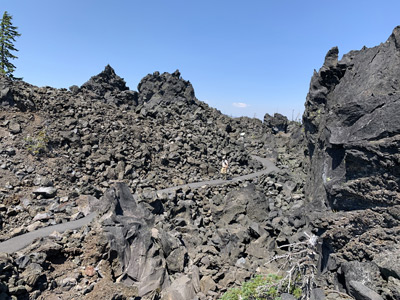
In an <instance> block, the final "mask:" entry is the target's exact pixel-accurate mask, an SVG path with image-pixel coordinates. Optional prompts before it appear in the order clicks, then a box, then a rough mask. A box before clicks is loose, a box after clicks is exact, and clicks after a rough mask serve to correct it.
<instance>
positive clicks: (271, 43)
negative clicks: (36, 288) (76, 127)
mask: <svg viewBox="0 0 400 300" xmlns="http://www.w3.org/2000/svg"><path fill="white" fill-rule="evenodd" d="M0 4H1V5H0V8H1V9H0V11H1V15H2V14H3V12H4V11H5V10H6V11H8V12H9V14H11V15H12V16H13V24H14V25H15V26H17V27H18V31H19V32H20V33H21V34H22V36H21V37H19V38H17V41H16V43H15V46H16V48H17V49H19V52H17V53H16V55H17V56H18V57H19V58H18V59H17V60H14V61H13V63H14V64H15V65H16V67H17V70H16V72H15V74H14V75H15V76H17V77H23V78H24V81H27V82H29V83H31V84H34V85H38V86H46V85H48V86H53V87H58V88H61V87H65V88H68V87H69V86H71V85H74V84H76V85H79V86H80V85H81V84H83V83H84V82H86V81H87V80H88V79H89V78H90V77H91V76H93V75H96V74H98V73H99V72H101V71H102V70H103V69H104V67H105V66H106V65H107V64H110V65H111V66H112V67H113V68H114V69H115V71H116V73H117V74H118V75H119V76H121V77H122V78H124V79H125V81H126V82H127V85H128V86H129V87H130V89H131V90H137V85H138V83H139V82H140V80H141V78H143V77H144V76H145V75H147V74H148V73H153V72H154V71H160V72H174V71H175V70H176V69H179V70H180V71H181V75H182V77H183V78H184V79H186V80H189V81H190V82H191V83H192V84H193V86H194V89H195V92H196V96H197V98H198V99H199V100H202V101H205V102H207V103H208V104H209V105H211V106H212V107H216V108H217V109H219V110H221V111H222V112H223V113H225V114H227V115H232V116H241V115H246V116H250V117H254V116H256V117H257V118H260V119H262V118H263V116H264V114H265V113H269V114H273V113H275V112H279V113H281V114H284V115H286V116H288V117H289V119H292V118H294V119H296V118H298V117H301V114H302V113H303V110H304V102H305V98H306V95H307V92H308V87H309V82H310V79H311V76H312V74H313V71H314V69H317V70H318V69H319V68H320V67H321V65H322V63H323V60H324V57H325V54H326V52H327V51H328V50H329V49H330V48H331V47H333V46H338V47H339V51H340V55H343V54H345V53H347V52H348V51H350V50H359V49H361V48H362V47H363V46H364V45H365V46H367V47H373V46H375V45H378V44H380V43H381V42H384V41H386V39H387V38H388V37H389V35H390V34H391V32H392V30H393V28H394V27H396V26H397V25H400V14H399V12H400V1H399V0H396V1H391V0H390V1H385V0H382V1H376V0H374V1H370V0H363V1H352V0H346V1H342V0H337V1H326V0H302V1H301V0H286V1H285V0H275V1H270V0H254V1H253V0H246V1H245V0H241V1H236V0H229V1H228V0H213V1H210V0H197V1H196V0H148V1H145V0H141V1H138V0H113V1H111V0H109V1H106V0H65V1H62V0H35V1H34V0H0Z"/></svg>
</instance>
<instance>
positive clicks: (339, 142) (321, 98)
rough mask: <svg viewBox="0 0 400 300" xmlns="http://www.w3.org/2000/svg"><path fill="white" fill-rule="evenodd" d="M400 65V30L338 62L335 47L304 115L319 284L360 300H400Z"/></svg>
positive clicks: (308, 195) (308, 207)
mask: <svg viewBox="0 0 400 300" xmlns="http://www.w3.org/2000/svg"><path fill="white" fill-rule="evenodd" d="M399 58H400V27H396V28H395V29H394V30H393V33H392V35H391V36H390V37H389V39H388V40H387V41H386V42H385V43H383V44H381V45H379V46H376V47H373V48H366V47H364V48H363V49H361V50H360V51H351V52H349V53H348V54H345V55H344V56H343V58H342V59H341V60H338V48H336V47H334V48H332V49H331V50H329V51H328V53H327V55H326V58H325V62H324V65H323V66H322V68H321V69H320V70H319V71H318V72H314V75H313V77H312V79H311V83H310V90H309V93H308V95H307V100H306V110H305V113H304V116H303V123H304V129H305V139H306V155H307V158H308V160H307V162H306V171H307V174H308V178H307V182H306V187H305V192H306V212H308V213H307V214H308V216H307V219H308V220H309V221H310V225H311V226H312V227H314V228H315V231H316V232H318V234H319V235H320V237H321V241H322V247H321V265H320V268H321V270H322V278H324V280H325V284H326V285H327V286H331V287H332V288H335V289H339V290H343V291H346V292H347V293H349V294H350V295H352V296H353V297H354V298H355V299H357V300H359V299H398V295H399V291H398V289H397V288H396V287H395V286H396V283H398V280H399V279H400V278H399V275H398V274H397V271H396V270H397V268H398V265H399V256H398V252H399V247H398V245H399V243H400V240H399V232H400V219H399V215H398V211H399V208H400V200H399V199H400V198H399V197H398V195H399V192H400V186H399V184H400V180H399V178H400V177H399V175H400V173H399V166H400V161H399V157H400V151H399V145H400V116H399V114H398V111H399V108H400V93H399V90H400V82H399V80H398V74H399V72H400V59H399ZM384 257H385V258H384ZM387 260H390V261H391V266H390V267H389V266H388V261H387ZM361 275H362V276H361ZM363 276H364V277H365V276H367V277H368V278H366V277H365V278H364V277H363Z"/></svg>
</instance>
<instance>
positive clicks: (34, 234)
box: [0, 155, 279, 253]
mask: <svg viewBox="0 0 400 300" xmlns="http://www.w3.org/2000/svg"><path fill="white" fill-rule="evenodd" d="M252 158H253V159H255V160H257V161H259V162H260V163H262V164H263V166H264V169H263V170H261V171H257V172H254V173H251V174H247V175H242V176H238V177H234V178H232V179H228V180H224V179H215V180H206V181H201V182H193V183H188V184H183V185H179V186H174V187H170V188H165V189H161V190H158V191H157V192H159V193H160V192H161V193H168V192H171V191H174V190H177V189H180V188H185V187H189V188H192V189H196V188H199V187H202V186H205V185H208V186H210V185H221V184H224V183H228V182H236V181H241V180H248V179H252V178H255V177H258V176H260V175H263V174H268V173H271V172H272V171H278V170H279V169H278V168H277V167H276V166H275V165H274V164H273V162H272V161H271V160H269V159H268V158H262V157H258V156H254V155H253V156H252ZM135 198H136V197H135ZM96 215H97V212H92V213H90V214H88V215H87V216H86V217H84V218H82V219H79V220H76V221H70V222H66V223H61V224H57V225H52V226H48V227H43V228H40V229H38V230H35V231H31V232H28V233H25V234H22V235H19V236H16V237H13V238H11V239H9V240H6V241H4V242H2V243H0V252H5V253H13V252H16V251H18V250H21V249H23V248H25V247H26V246H28V245H30V244H31V243H32V242H33V241H34V240H35V239H37V238H41V237H45V236H48V235H50V234H51V233H53V232H54V231H57V232H60V233H62V232H64V231H67V230H74V229H78V228H80V227H82V226H84V225H86V224H88V223H90V222H91V221H92V220H93V219H94V218H95V217H96Z"/></svg>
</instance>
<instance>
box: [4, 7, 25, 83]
mask: <svg viewBox="0 0 400 300" xmlns="http://www.w3.org/2000/svg"><path fill="white" fill-rule="evenodd" d="M11 19H12V16H10V15H9V14H8V13H7V12H4V14H3V18H2V19H1V23H0V73H1V74H5V75H6V76H8V77H10V78H12V79H21V78H16V77H14V75H13V74H12V73H13V72H14V71H15V66H14V65H13V64H12V63H11V62H10V60H11V59H16V58H18V57H17V56H15V55H14V54H12V53H11V51H18V50H17V49H16V48H15V47H14V43H13V42H15V37H17V36H20V35H21V34H20V33H18V32H17V27H16V26H13V25H12V23H11Z"/></svg>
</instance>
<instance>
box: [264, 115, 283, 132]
mask: <svg viewBox="0 0 400 300" xmlns="http://www.w3.org/2000/svg"><path fill="white" fill-rule="evenodd" d="M288 124H289V120H288V118H286V117H285V116H283V115H281V114H278V113H275V114H274V116H270V115H269V114H265V116H264V127H265V128H267V130H269V131H271V132H272V133H278V132H287V128H288Z"/></svg>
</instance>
